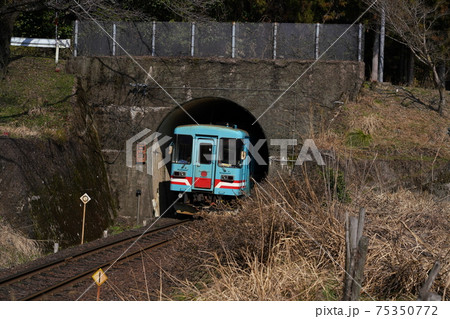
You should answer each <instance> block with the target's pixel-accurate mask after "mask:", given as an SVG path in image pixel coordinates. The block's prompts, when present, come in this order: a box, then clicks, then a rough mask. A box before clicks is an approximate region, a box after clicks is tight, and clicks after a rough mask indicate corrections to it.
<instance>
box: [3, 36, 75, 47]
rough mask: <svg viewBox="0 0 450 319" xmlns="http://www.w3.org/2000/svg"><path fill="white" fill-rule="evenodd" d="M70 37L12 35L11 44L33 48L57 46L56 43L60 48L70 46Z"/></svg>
mask: <svg viewBox="0 0 450 319" xmlns="http://www.w3.org/2000/svg"><path fill="white" fill-rule="evenodd" d="M70 42H71V41H70V39H58V42H57V40H56V39H41V38H19V37H12V38H11V45H12V46H16V47H19V46H20V47H33V48H56V44H57V43H58V46H59V48H60V49H69V48H70Z"/></svg>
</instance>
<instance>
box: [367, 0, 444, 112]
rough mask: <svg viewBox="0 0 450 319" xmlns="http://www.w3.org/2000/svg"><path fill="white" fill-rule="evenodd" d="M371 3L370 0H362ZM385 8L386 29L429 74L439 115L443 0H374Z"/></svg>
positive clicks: (377, 8) (379, 8)
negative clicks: (437, 94)
mask: <svg viewBox="0 0 450 319" xmlns="http://www.w3.org/2000/svg"><path fill="white" fill-rule="evenodd" d="M365 1H366V2H367V3H372V2H373V1H372V0H365ZM374 7H375V10H377V12H379V13H381V12H382V10H383V9H384V10H385V13H386V23H387V28H388V29H389V30H390V31H391V32H392V33H393V35H394V36H395V37H396V39H397V40H398V41H399V42H401V43H403V44H404V45H406V46H407V47H408V48H409V49H410V50H411V51H412V52H413V53H414V55H415V57H416V58H417V59H418V61H420V62H422V63H423V64H424V65H425V66H426V67H427V68H428V69H429V70H430V71H431V73H432V76H433V81H434V85H435V88H436V89H437V90H438V91H439V103H438V106H437V108H436V109H435V110H436V111H438V112H439V113H440V114H442V113H443V109H444V107H445V104H446V101H445V77H446V75H445V66H446V65H448V63H449V62H450V31H449V25H450V21H449V20H450V11H449V4H448V2H447V1H446V0H378V1H377V3H376V4H375V6H374Z"/></svg>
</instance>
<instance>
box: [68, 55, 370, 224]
mask: <svg viewBox="0 0 450 319" xmlns="http://www.w3.org/2000/svg"><path fill="white" fill-rule="evenodd" d="M137 61H138V62H139V64H140V66H138V65H137V64H136V63H133V62H132V61H131V60H130V59H129V58H127V57H97V58H86V57H79V58H75V59H73V60H71V62H70V63H69V64H68V66H67V68H68V71H69V72H73V73H75V74H77V76H78V89H79V90H82V91H84V92H85V93H86V94H84V95H85V98H86V101H84V102H85V103H86V104H87V105H89V107H90V110H91V112H92V115H93V118H94V122H95V125H96V126H97V127H96V128H97V131H98V133H99V138H100V144H101V148H102V153H103V155H104V158H105V161H106V164H107V170H108V173H109V177H110V183H111V188H112V190H113V192H114V193H115V195H116V197H117V199H118V204H119V214H121V215H124V216H135V215H136V207H137V198H136V196H135V194H136V190H137V189H140V190H141V191H142V194H143V195H142V197H141V212H140V214H141V216H144V217H149V216H151V215H152V211H153V208H152V199H153V198H155V196H156V190H155V189H154V188H155V187H153V188H152V186H151V185H152V184H154V185H157V183H155V180H153V181H152V178H151V176H149V175H148V174H145V172H139V171H137V170H135V169H134V168H128V167H127V166H126V162H125V142H126V140H127V139H129V138H131V137H132V136H133V135H135V134H136V133H138V132H140V131H141V130H143V129H144V128H148V129H150V130H152V131H153V132H155V131H156V130H157V129H158V127H159V125H160V124H161V123H162V121H163V120H164V118H165V117H166V116H167V115H168V114H169V113H170V112H171V111H173V110H174V109H176V108H179V106H178V105H177V104H180V105H183V104H185V103H186V102H188V101H192V100H194V99H202V98H203V99H204V98H220V99H225V100H229V101H232V102H234V103H236V104H238V105H240V106H241V107H242V108H244V109H246V110H248V111H249V112H250V113H251V114H252V115H253V116H254V117H255V118H258V117H259V116H260V115H261V114H263V113H264V112H265V111H266V110H267V108H269V107H270V110H269V111H267V112H266V113H265V114H264V115H263V116H262V117H261V118H260V119H259V121H258V122H259V124H260V125H261V127H262V129H263V131H264V133H265V135H266V136H265V137H266V138H267V139H274V138H296V139H298V140H299V141H300V142H301V141H302V140H304V139H306V138H308V137H309V136H311V132H312V131H313V130H317V128H318V127H319V124H320V123H323V122H325V121H327V119H329V118H330V117H331V116H332V115H333V110H334V109H335V107H336V106H337V105H339V104H338V103H336V102H338V101H341V102H342V101H345V100H347V99H350V100H352V99H354V98H355V97H356V96H357V94H358V92H359V89H360V87H361V84H362V82H363V80H364V64H363V63H360V62H352V61H348V62H345V61H344V62H343V61H320V62H317V63H316V64H314V65H313V66H312V67H310V66H311V65H312V63H313V61H289V60H235V59H198V58H183V59H176V58H171V59H169V58H165V59H162V58H154V57H142V58H137ZM308 68H310V69H308ZM144 71H145V72H144ZM303 73H304V74H303ZM301 74H303V76H302V77H301V78H300V79H299V80H298V81H296V80H297V79H298V77H299V76H300V75H301ZM155 81H156V82H155ZM295 81H296V82H295ZM294 82H295V83H294ZM293 83H294V84H293ZM292 84H293V85H292ZM291 85H292V87H290V86H291ZM289 87H290V89H289V90H287V91H286V89H287V88H289ZM162 88H164V89H162ZM169 95H170V96H169ZM275 101H277V102H276V103H275V104H273V103H274V102H275ZM272 104H273V105H272ZM207 107H208V106H205V108H207ZM205 110H206V109H205ZM236 116H237V117H239V114H236ZM230 124H233V123H230ZM278 152H279V150H278V147H275V148H269V154H270V155H278ZM159 175H160V177H158V178H159V179H164V174H159Z"/></svg>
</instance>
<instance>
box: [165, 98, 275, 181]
mask: <svg viewBox="0 0 450 319" xmlns="http://www.w3.org/2000/svg"><path fill="white" fill-rule="evenodd" d="M182 107H183V109H184V110H185V111H186V112H185V111H183V109H181V108H180V107H177V108H175V109H174V110H172V111H171V112H170V113H169V114H168V115H167V116H166V117H165V118H164V120H163V121H162V122H161V124H160V125H159V127H158V132H159V133H162V134H163V135H166V136H170V137H173V131H174V129H175V128H176V127H177V126H180V125H188V124H195V122H194V121H193V119H195V120H196V121H197V122H198V124H216V125H226V124H229V125H230V126H233V125H237V127H238V128H240V129H243V130H245V131H247V132H248V133H249V135H250V141H251V143H252V145H255V144H256V143H257V141H258V140H260V139H264V140H266V135H265V134H264V131H263V129H262V127H261V125H259V123H255V124H254V125H252V124H253V123H254V122H255V120H256V118H255V117H254V116H253V115H252V114H251V113H250V112H249V111H248V110H246V109H245V108H244V107H242V106H240V105H238V104H236V103H234V102H232V101H230V100H226V99H223V98H217V97H205V98H198V99H193V100H190V101H188V102H186V103H184V104H183V105H182ZM188 114H189V115H190V116H189V115H188ZM191 117H192V118H193V119H192V118H191ZM167 146H168V145H162V148H163V149H162V151H163V152H165V148H166V147H167ZM259 154H260V155H261V157H262V158H263V159H264V161H265V162H266V165H259V164H256V166H255V170H254V174H253V178H254V179H255V180H256V181H257V182H260V181H261V180H262V179H264V177H266V175H267V174H268V168H269V167H268V163H269V149H268V146H267V142H266V143H264V144H263V146H262V147H261V148H260V149H259ZM169 165H170V163H169ZM168 169H169V171H170V167H168Z"/></svg>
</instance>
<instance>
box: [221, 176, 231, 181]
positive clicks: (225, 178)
mask: <svg viewBox="0 0 450 319" xmlns="http://www.w3.org/2000/svg"><path fill="white" fill-rule="evenodd" d="M220 180H221V181H223V182H232V181H234V176H233V175H220Z"/></svg>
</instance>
